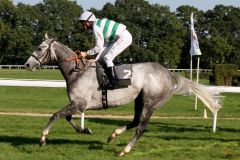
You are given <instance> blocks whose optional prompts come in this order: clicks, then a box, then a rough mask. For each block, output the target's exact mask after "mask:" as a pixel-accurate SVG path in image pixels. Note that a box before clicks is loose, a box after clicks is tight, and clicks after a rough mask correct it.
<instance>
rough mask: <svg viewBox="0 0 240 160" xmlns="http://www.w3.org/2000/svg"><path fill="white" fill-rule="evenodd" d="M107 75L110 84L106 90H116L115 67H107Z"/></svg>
mask: <svg viewBox="0 0 240 160" xmlns="http://www.w3.org/2000/svg"><path fill="white" fill-rule="evenodd" d="M106 74H107V77H108V81H109V82H108V84H107V85H106V86H105V87H106V89H114V88H115V87H116V77H115V70H114V67H107V68H106Z"/></svg>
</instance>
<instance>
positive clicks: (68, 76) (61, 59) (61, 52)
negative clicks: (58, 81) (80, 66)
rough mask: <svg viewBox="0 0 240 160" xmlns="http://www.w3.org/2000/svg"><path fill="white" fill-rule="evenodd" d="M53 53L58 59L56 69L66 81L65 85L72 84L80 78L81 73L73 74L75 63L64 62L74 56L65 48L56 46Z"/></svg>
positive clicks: (59, 45)
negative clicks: (57, 68)
mask: <svg viewBox="0 0 240 160" xmlns="http://www.w3.org/2000/svg"><path fill="white" fill-rule="evenodd" d="M55 53H56V56H57V59H58V67H59V69H60V71H61V73H62V75H63V77H64V79H65V80H66V83H67V85H69V84H72V82H73V81H75V80H76V79H77V78H79V77H80V76H81V73H82V72H74V71H73V69H74V68H75V67H76V61H75V60H71V61H66V59H67V58H74V57H76V54H75V53H74V52H73V51H71V50H70V49H69V48H67V47H66V46H63V45H62V44H59V43H58V44H57V45H56V48H55Z"/></svg>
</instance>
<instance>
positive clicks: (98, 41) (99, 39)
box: [87, 27, 104, 57]
mask: <svg viewBox="0 0 240 160" xmlns="http://www.w3.org/2000/svg"><path fill="white" fill-rule="evenodd" d="M93 32H94V36H95V47H93V48H92V49H90V50H88V51H87V54H88V55H95V54H101V52H102V50H103V48H104V38H103V34H102V32H101V31H100V29H99V28H98V27H95V28H94V31H93ZM98 57H99V56H98Z"/></svg>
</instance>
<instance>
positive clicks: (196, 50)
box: [190, 13, 202, 56]
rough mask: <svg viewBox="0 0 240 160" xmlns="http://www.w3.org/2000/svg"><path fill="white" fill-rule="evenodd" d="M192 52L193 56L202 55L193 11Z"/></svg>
mask: <svg viewBox="0 0 240 160" xmlns="http://www.w3.org/2000/svg"><path fill="white" fill-rule="evenodd" d="M190 54H191V55H192V56H196V55H202V53H201V51H200V48H199V43H198V38H197V35H196V33H195V30H194V22H193V13H192V14H191V49H190Z"/></svg>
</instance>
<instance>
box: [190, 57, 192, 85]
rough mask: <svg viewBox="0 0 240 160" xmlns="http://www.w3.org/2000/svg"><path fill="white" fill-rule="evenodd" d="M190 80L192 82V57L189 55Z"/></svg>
mask: <svg viewBox="0 0 240 160" xmlns="http://www.w3.org/2000/svg"><path fill="white" fill-rule="evenodd" d="M190 80H191V81H192V55H191V62H190Z"/></svg>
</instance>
